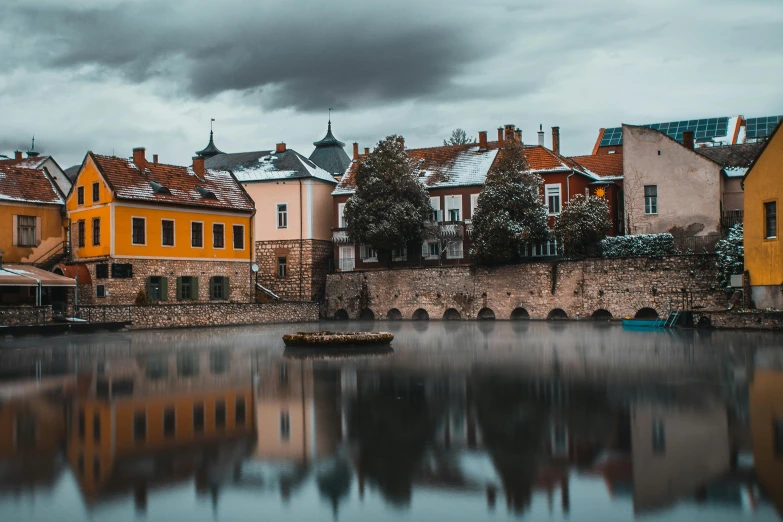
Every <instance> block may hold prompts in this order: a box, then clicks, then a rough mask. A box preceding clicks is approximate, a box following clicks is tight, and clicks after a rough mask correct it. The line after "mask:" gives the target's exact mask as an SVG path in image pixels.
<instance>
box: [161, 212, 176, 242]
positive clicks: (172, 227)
mask: <svg viewBox="0 0 783 522" xmlns="http://www.w3.org/2000/svg"><path fill="white" fill-rule="evenodd" d="M164 221H171V239H173V240H174V244H173V245H164V244H163V222H164ZM160 246H162V247H163V248H174V247H176V246H177V223H176V222H175V221H174V220H173V219H168V218H162V219H161V220H160Z"/></svg>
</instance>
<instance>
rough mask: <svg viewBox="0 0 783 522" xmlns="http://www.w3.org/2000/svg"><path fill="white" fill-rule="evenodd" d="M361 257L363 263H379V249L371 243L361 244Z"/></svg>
mask: <svg viewBox="0 0 783 522" xmlns="http://www.w3.org/2000/svg"><path fill="white" fill-rule="evenodd" d="M369 253H373V254H375V255H374V256H370V255H369ZM359 257H360V258H361V260H362V262H363V263H377V262H378V251H377V250H375V249H374V248H373V247H371V246H370V245H360V246H359Z"/></svg>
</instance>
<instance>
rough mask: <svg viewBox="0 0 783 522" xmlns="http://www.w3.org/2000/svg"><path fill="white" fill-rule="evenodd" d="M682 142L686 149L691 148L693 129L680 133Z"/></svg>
mask: <svg viewBox="0 0 783 522" xmlns="http://www.w3.org/2000/svg"><path fill="white" fill-rule="evenodd" d="M682 144H683V145H684V146H685V148H686V149H690V150H693V131H692V130H686V131H683V133H682Z"/></svg>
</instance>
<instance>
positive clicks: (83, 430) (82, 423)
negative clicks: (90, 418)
mask: <svg viewBox="0 0 783 522" xmlns="http://www.w3.org/2000/svg"><path fill="white" fill-rule="evenodd" d="M78 427H79V440H81V441H83V440H84V437H86V434H87V420H86V418H85V416H84V410H80V411H79V420H78Z"/></svg>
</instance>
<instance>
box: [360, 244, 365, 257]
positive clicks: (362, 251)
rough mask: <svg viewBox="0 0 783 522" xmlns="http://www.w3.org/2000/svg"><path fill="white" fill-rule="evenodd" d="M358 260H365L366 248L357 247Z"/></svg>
mask: <svg viewBox="0 0 783 522" xmlns="http://www.w3.org/2000/svg"><path fill="white" fill-rule="evenodd" d="M359 259H367V247H366V246H364V245H359Z"/></svg>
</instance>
